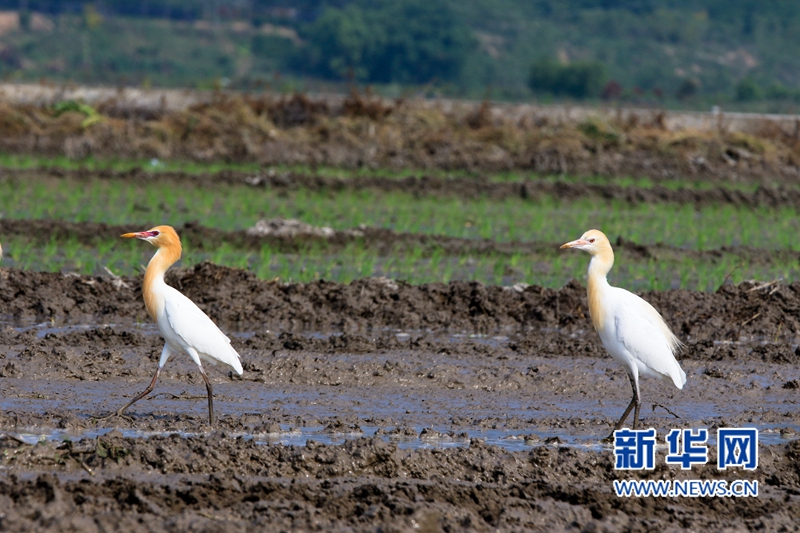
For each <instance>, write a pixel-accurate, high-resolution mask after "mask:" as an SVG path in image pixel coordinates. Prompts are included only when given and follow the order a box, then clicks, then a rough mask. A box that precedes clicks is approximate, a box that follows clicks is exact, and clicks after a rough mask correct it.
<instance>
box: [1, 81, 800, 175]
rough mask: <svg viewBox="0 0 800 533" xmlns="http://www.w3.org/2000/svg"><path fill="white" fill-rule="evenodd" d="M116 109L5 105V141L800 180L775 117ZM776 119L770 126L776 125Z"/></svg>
mask: <svg viewBox="0 0 800 533" xmlns="http://www.w3.org/2000/svg"><path fill="white" fill-rule="evenodd" d="M114 109H115V108H114V106H113V105H110V106H100V108H99V109H96V110H95V109H90V108H88V107H87V106H83V107H81V106H79V105H77V104H74V103H73V104H68V103H67V104H64V105H56V106H52V107H49V106H44V107H36V106H33V105H29V104H21V105H14V104H12V103H9V102H4V103H2V104H0V149H2V150H3V151H6V152H13V153H26V154H48V155H66V156H67V157H70V158H73V159H81V158H85V157H88V156H99V157H115V158H128V159H142V158H151V157H156V158H161V159H174V158H183V159H191V160H196V161H243V160H249V161H258V162H261V163H264V164H295V163H302V164H309V165H319V164H323V165H333V166H345V167H351V168H358V167H365V166H366V167H370V168H409V167H416V168H442V169H480V170H507V169H530V170H533V171H536V172H541V173H557V174H566V173H571V174H578V175H592V174H601V175H617V176H618V175H632V176H649V177H651V178H653V179H655V180H660V179H664V178H674V177H681V176H698V175H699V176H703V177H704V178H705V179H719V180H725V181H740V180H746V179H755V180H763V181H765V182H770V181H773V180H778V181H787V182H788V181H794V180H796V177H797V164H798V160H799V158H800V155H799V153H798V144H797V137H796V135H793V134H792V133H787V132H784V131H783V130H782V129H781V128H780V127H775V126H774V125H771V124H769V123H766V124H765V126H764V127H763V128H761V131H759V132H758V135H749V134H745V133H740V132H728V131H725V129H724V128H720V129H719V130H715V131H691V130H687V131H669V130H667V129H666V128H665V126H664V122H663V116H662V117H661V118H662V119H661V120H660V119H659V115H658V114H654V115H653V117H652V120H651V121H647V122H643V121H639V120H633V121H630V120H629V121H622V120H617V121H615V120H603V119H596V118H588V119H586V120H583V121H581V122H579V123H574V122H559V123H550V121H548V120H547V119H546V118H542V119H541V120H517V119H516V118H514V117H511V116H505V117H498V118H496V119H492V120H478V121H475V120H473V117H472V115H467V116H463V115H461V114H459V113H454V112H452V111H448V110H447V109H445V108H443V107H436V106H433V107H432V106H426V105H413V103H410V102H402V103H398V104H397V105H394V106H390V107H388V108H386V109H382V110H380V111H376V112H373V111H370V109H371V108H370V106H369V105H358V104H356V103H355V102H354V105H344V106H341V107H339V108H338V110H336V111H334V110H333V108H331V107H330V106H328V105H327V104H326V103H325V102H322V101H320V102H317V101H314V100H312V99H309V98H307V97H305V96H302V95H295V96H293V97H290V98H284V99H278V100H275V99H256V98H246V97H224V96H221V97H220V98H217V99H216V100H215V101H213V102H209V103H204V104H199V105H196V106H193V107H190V108H188V109H186V110H181V111H166V110H165V111H163V112H160V113H157V114H155V115H152V114H148V115H147V116H128V115H125V114H124V113H123V114H122V115H119V114H117V113H115V112H114ZM770 126H772V127H770Z"/></svg>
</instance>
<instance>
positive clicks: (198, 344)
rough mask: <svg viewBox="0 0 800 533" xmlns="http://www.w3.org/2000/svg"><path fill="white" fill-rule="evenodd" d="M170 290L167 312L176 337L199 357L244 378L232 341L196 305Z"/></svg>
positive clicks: (166, 304) (167, 296) (166, 305)
mask: <svg viewBox="0 0 800 533" xmlns="http://www.w3.org/2000/svg"><path fill="white" fill-rule="evenodd" d="M169 289H171V290H169V291H168V292H167V294H166V295H165V298H164V300H165V306H164V312H165V313H166V318H167V321H168V322H169V325H170V327H171V328H172V330H173V331H174V332H175V334H176V335H178V336H179V337H180V338H181V339H182V340H183V342H185V343H186V345H187V346H190V347H192V348H194V349H195V350H197V352H198V353H200V354H202V355H205V356H206V357H208V358H210V359H214V360H216V361H218V362H220V363H224V364H226V365H228V366H230V367H231V368H232V369H233V370H235V371H236V373H238V374H239V375H241V374H242V372H243V369H242V363H241V362H240V361H239V354H238V353H236V350H234V349H233V347H232V346H231V340H230V339H229V338H228V337H227V336H226V335H225V334H224V333H222V331H220V329H219V328H218V327H217V325H216V324H214V322H213V321H212V320H211V319H210V318H208V316H207V315H206V314H205V313H204V312H203V311H202V310H200V308H199V307H197V306H196V305H195V303H194V302H193V301H191V300H190V299H189V298H187V297H186V296H184V295H183V294H181V293H180V292H178V291H177V290H175V289H173V288H172V287H169Z"/></svg>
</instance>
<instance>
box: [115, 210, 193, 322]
mask: <svg viewBox="0 0 800 533" xmlns="http://www.w3.org/2000/svg"><path fill="white" fill-rule="evenodd" d="M121 237H124V238H126V239H141V240H143V241H147V242H149V243H150V244H152V245H153V246H155V247H156V248H158V252H156V254H155V255H154V256H153V258H152V259H151V260H150V264H149V265H148V266H147V270H146V271H145V273H144V283H143V284H142V295H143V296H144V306H145V307H146V308H147V312H148V313H149V314H150V316H151V317H152V318H153V320H157V315H158V311H159V310H160V308H161V307H160V304H161V302H159V300H158V298H157V295H156V292H155V291H153V290H152V287H153V283H155V281H156V280H157V279H163V278H164V273H165V272H166V271H167V270H168V269H169V267H171V266H172V265H174V264H175V262H176V261H177V260H178V259H180V258H181V251H182V248H181V239H180V237H178V233H177V232H176V231H175V228H173V227H172V226H156V227H154V228H151V229H149V230H147V231H139V232H134V233H125V234H123V235H121Z"/></svg>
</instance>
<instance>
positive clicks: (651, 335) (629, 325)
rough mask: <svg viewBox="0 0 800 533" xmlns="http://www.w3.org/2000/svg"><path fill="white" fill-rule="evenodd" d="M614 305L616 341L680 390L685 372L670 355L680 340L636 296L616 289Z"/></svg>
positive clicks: (652, 309) (657, 314) (649, 307)
mask: <svg viewBox="0 0 800 533" xmlns="http://www.w3.org/2000/svg"><path fill="white" fill-rule="evenodd" d="M614 302H615V305H614V311H613V313H614V327H615V329H616V338H617V340H618V341H619V342H620V343H622V345H623V346H625V348H626V349H627V350H628V351H629V352H630V353H631V355H633V356H634V357H635V358H636V359H638V360H639V361H640V362H642V363H643V364H644V365H645V366H646V367H648V368H649V369H650V370H652V371H653V372H655V373H656V374H659V375H661V376H662V377H664V378H667V379H669V380H671V381H672V382H673V383H674V384H675V386H676V387H678V388H679V389H682V388H683V385H684V383H686V373H685V372H684V371H683V370H682V369H681V366H680V364H678V361H677V360H676V359H675V356H674V355H673V353H674V351H675V350H677V349H678V347H679V346H680V341H679V340H678V338H677V337H675V335H674V334H673V333H672V331H670V329H669V326H667V324H666V322H664V319H663V318H661V315H660V314H659V313H658V311H656V310H655V308H654V307H653V306H652V305H650V304H649V303H647V302H646V301H645V300H643V299H641V298H639V297H638V296H636V295H635V294H633V293H631V292H628V291H626V290H625V289H620V288H616V287H614Z"/></svg>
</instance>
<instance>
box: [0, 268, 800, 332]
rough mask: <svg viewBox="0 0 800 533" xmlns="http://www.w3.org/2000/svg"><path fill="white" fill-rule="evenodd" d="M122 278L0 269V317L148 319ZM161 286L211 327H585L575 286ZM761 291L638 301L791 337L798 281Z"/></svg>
mask: <svg viewBox="0 0 800 533" xmlns="http://www.w3.org/2000/svg"><path fill="white" fill-rule="evenodd" d="M122 281H124V282H125V284H124V285H123V284H120V283H119V280H118V279H116V278H111V277H102V276H79V275H71V274H66V275H65V274H61V273H42V272H30V271H19V270H16V269H3V270H0V302H2V305H3V309H5V314H6V315H11V316H15V317H40V318H53V319H59V320H62V319H68V320H74V319H79V318H85V317H96V318H100V319H103V318H104V317H128V318H135V319H145V313H144V308H143V306H142V305H141V301H140V297H139V291H140V287H141V277H134V278H122ZM167 281H168V282H169V283H170V284H172V285H173V286H175V287H177V288H179V289H180V290H181V291H183V292H184V293H185V294H186V295H187V296H189V297H190V298H192V299H193V300H194V301H195V302H197V303H198V305H200V306H201V308H203V309H204V310H205V311H206V312H207V313H208V314H209V315H210V316H213V317H214V318H215V319H217V320H220V321H223V322H228V323H235V322H239V323H247V324H256V323H260V324H269V325H273V326H276V327H280V328H282V329H289V330H297V329H317V330H319V329H322V330H329V329H339V330H342V331H345V332H357V331H367V330H371V329H375V328H386V327H389V328H400V329H409V330H421V329H432V330H451V331H452V330H465V331H479V332H480V331H483V332H492V331H497V330H500V329H508V328H510V329H512V330H514V329H524V328H530V327H533V328H538V327H552V328H562V329H565V330H567V331H569V330H571V329H576V328H578V329H583V328H588V327H590V324H589V320H588V316H589V314H588V308H587V304H586V299H585V298H586V297H585V289H584V288H583V287H582V286H581V285H580V284H579V283H578V282H576V281H573V282H571V283H569V284H568V285H566V286H564V287H563V288H561V289H557V290H554V289H546V288H543V287H538V286H535V285H532V286H528V287H525V288H523V287H521V286H519V287H516V288H511V287H499V286H487V285H483V284H481V283H478V282H451V283H449V284H442V283H431V284H424V285H410V284H408V283H406V282H403V281H393V280H389V279H385V278H366V279H362V280H357V281H354V282H352V283H350V284H348V285H343V284H338V283H333V282H327V281H317V282H313V283H307V284H302V283H278V282H275V281H264V280H260V279H258V278H256V276H255V275H254V274H253V273H251V272H247V271H244V270H238V269H231V268H226V267H219V266H215V265H213V264H211V263H201V264H198V265H196V266H194V267H192V268H189V269H186V270H177V271H174V272H170V273H169V274H168V277H167ZM126 285H127V286H126ZM759 287H760V286H757V285H753V284H752V283H743V284H741V285H738V286H731V285H724V286H722V287H720V289H719V290H718V291H717V292H715V293H701V292H692V291H685V290H670V291H654V292H649V293H646V294H644V295H643V296H644V297H645V298H646V299H647V300H648V301H650V302H651V303H652V304H653V305H654V306H655V307H656V308H657V309H659V310H660V311H661V312H662V314H664V316H665V317H666V319H667V320H668V322H669V323H670V324H672V326H673V328H674V329H675V330H676V331H677V332H678V333H679V334H680V335H681V336H682V337H684V338H688V339H693V340H697V341H699V340H705V339H710V340H723V339H730V340H738V339H739V337H740V336H755V337H763V338H771V337H774V336H775V335H777V334H780V335H794V334H797V332H798V331H800V318H799V317H800V283H792V284H789V285H781V284H773V285H769V286H767V287H764V288H759Z"/></svg>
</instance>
